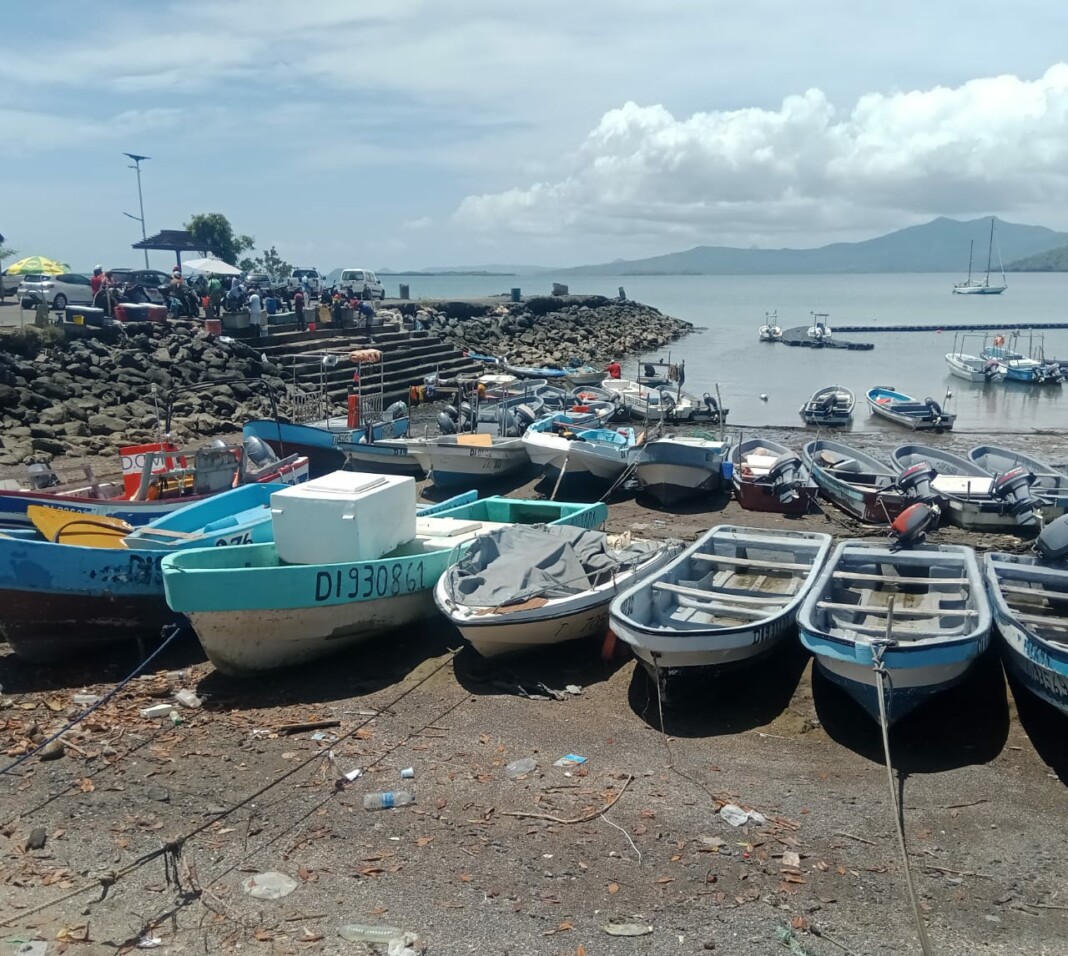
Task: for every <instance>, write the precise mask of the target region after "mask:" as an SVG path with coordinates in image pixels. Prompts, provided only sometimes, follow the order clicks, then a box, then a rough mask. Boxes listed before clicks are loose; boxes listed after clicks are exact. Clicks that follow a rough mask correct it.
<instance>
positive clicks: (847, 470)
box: [801, 438, 913, 525]
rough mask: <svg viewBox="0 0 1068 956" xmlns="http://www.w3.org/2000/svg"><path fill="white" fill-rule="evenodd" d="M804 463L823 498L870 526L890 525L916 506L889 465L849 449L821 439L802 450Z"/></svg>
mask: <svg viewBox="0 0 1068 956" xmlns="http://www.w3.org/2000/svg"><path fill="white" fill-rule="evenodd" d="M801 460H802V461H803V462H804V464H805V467H807V468H808V470H809V472H810V473H811V474H812V480H813V481H815V482H816V484H817V485H819V488H820V491H821V492H822V494H823V497H824V498H826V499H827V500H828V501H830V502H832V503H833V504H835V505H837V506H838V507H839V508H841V509H842V510H843V511H845V512H846V513H847V514H850V515H852V516H853V517H854V518H856V519H857V520H859V521H864V522H866V523H868V524H882V525H886V524H889V523H890V522H891V521H893V520H894V518H896V517H897V516H898V515H899V514H901V512H902V511H904V510H905V508H907V507H908V506H909V505H910V504H912V501H913V499H912V497H911V496H909V495H908V494H906V492H905V491H903V490H902V489H901V488H900V487H899V485H898V475H897V472H896V471H894V469H893V468H891V467H890V466H889V465H887V464H885V463H884V462H882V461H880V460H879V459H877V458H874V457H873V456H871V455H867V454H865V453H864V452H862V451H859V450H858V449H856V448H851V447H850V446H849V445H843V444H842V443H841V442H836V441H831V440H830V439H826V438H818V439H816V440H815V441H810V442H807V443H806V444H805V445H803V446H802V448H801Z"/></svg>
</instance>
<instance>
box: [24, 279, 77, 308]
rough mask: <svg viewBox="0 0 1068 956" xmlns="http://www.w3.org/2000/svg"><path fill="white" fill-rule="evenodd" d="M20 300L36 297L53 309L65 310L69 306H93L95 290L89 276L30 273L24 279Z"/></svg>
mask: <svg viewBox="0 0 1068 956" xmlns="http://www.w3.org/2000/svg"><path fill="white" fill-rule="evenodd" d="M18 295H19V298H22V296H24V295H36V296H40V297H41V298H42V299H44V300H45V302H47V303H48V304H49V305H50V306H51V307H52V308H53V309H65V308H66V307H67V306H68V305H92V303H93V290H92V287H91V286H90V285H89V276H83V275H81V274H80V273H77V272H66V273H63V274H62V275H58V276H49V275H38V274H34V273H30V274H27V275H24V276H23V277H22V281H21V282H20V283H19V289H18Z"/></svg>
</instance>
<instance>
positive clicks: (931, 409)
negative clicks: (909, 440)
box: [867, 386, 957, 433]
mask: <svg viewBox="0 0 1068 956" xmlns="http://www.w3.org/2000/svg"><path fill="white" fill-rule="evenodd" d="M867 399H868V407H869V408H870V409H871V411H872V414H873V415H879V416H880V417H882V418H885V419H887V420H888V421H891V422H894V423H895V424H898V425H904V426H905V427H906V428H911V429H913V431H935V432H939V433H941V432H944V431H949V430H950V429H952V428H953V423H954V422H955V421H956V420H957V416H956V415H955V414H950V413H949V412H946V411H944V410H943V408H942V406H941V405H939V404H938V402H936V401H935V400H934V399H933V398H925V399H924V400H923V401H922V402H918V401H916V400H915V399H914V398H911V397H910V396H908V395H906V394H905V393H904V392H897V391H894V389H892V388H884V387H882V386H879V387H877V388H869V389H868V391H867Z"/></svg>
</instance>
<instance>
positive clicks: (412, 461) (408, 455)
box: [336, 435, 426, 477]
mask: <svg viewBox="0 0 1068 956" xmlns="http://www.w3.org/2000/svg"><path fill="white" fill-rule="evenodd" d="M336 441H337V445H336V447H337V450H338V451H340V452H341V453H342V455H344V456H345V464H344V467H345V469H346V470H348V471H368V472H373V473H375V474H388V475H414V476H418V477H422V476H423V475H424V474H425V472H424V471H423V466H422V465H421V464H419V459H418V458H416V457H415V455H413V454H412V449H413V448H416V447H418V446H420V445H422V444H423V442H425V441H426V439H425V438H383V439H379V440H377V441H371V442H368V441H367V439H366V437H365V436H362V435H361V436H360V438H359V440H358V441H349V440H347V439H344V438H342V437H340V436H339V437H338V438H337V439H336Z"/></svg>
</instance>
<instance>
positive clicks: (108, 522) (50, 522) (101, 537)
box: [26, 505, 134, 548]
mask: <svg viewBox="0 0 1068 956" xmlns="http://www.w3.org/2000/svg"><path fill="white" fill-rule="evenodd" d="M26 516H27V517H28V518H29V519H30V521H32V522H33V525H34V527H35V528H36V529H37V530H38V531H40V532H41V534H43V535H44V536H45V538H47V539H48V540H49V541H54V542H56V543H57V544H74V545H79V546H80V547H83V548H125V547H126V542H125V541H123V538H125V537H126V535H128V534H129V533H130V532H131V531H133V530H134V529H133V525H130V524H127V523H126V522H125V521H123V520H122V519H121V518H109V517H106V516H104V515H86V514H81V513H79V512H77V511H67V510H66V509H64V508H52V507H50V506H48V505H29V506H28V507H27V508H26Z"/></svg>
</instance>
